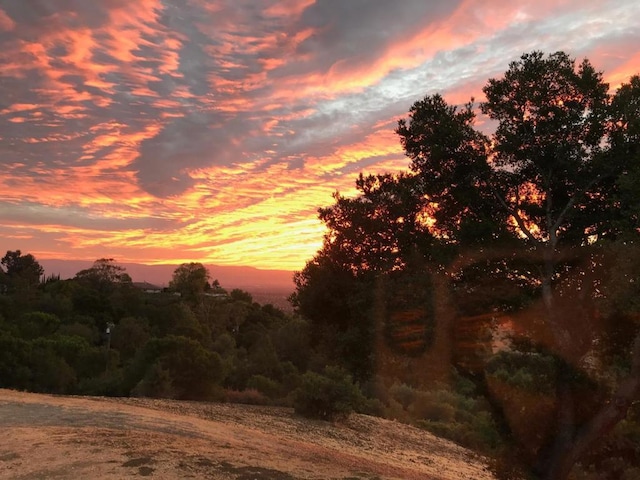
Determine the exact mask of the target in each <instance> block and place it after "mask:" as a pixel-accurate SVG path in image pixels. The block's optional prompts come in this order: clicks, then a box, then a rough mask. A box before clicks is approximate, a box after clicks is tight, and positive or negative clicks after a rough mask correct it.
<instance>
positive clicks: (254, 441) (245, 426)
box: [0, 389, 494, 480]
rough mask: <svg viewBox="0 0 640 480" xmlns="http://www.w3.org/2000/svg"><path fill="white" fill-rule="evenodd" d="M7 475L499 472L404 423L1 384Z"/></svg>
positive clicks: (1, 457) (364, 477)
mask: <svg viewBox="0 0 640 480" xmlns="http://www.w3.org/2000/svg"><path fill="white" fill-rule="evenodd" d="M0 432H1V434H0V478H10V479H76V478H92V479H97V480H100V479H116V478H117V479H121V478H137V477H150V478H156V479H173V478H192V479H205V478H206V479H214V480H215V479H232V480H296V479H317V480H320V479H322V480H329V479H331V480H376V479H379V480H381V479H406V480H412V479H415V480H418V479H421V480H422V479H443V480H444V479H452V480H453V479H456V480H458V479H468V480H490V479H493V478H494V477H493V476H492V475H491V474H490V473H489V472H488V471H487V469H486V463H485V461H484V460H483V459H482V458H480V457H478V456H477V455H475V454H474V453H473V452H471V451H469V450H466V449H464V448H462V447H460V446H458V445H456V444H454V443H451V442H449V441H446V440H442V439H440V438H437V437H435V436H433V435H431V434H429V433H428V432H425V431H422V430H420V429H416V428H413V427H410V426H407V425H403V424H400V423H397V422H392V421H388V420H383V419H379V418H375V417H368V416H364V415H353V416H351V417H350V418H349V419H347V420H345V421H343V422H339V423H328V422H322V421H310V420H307V419H303V418H300V417H298V416H296V415H295V414H294V413H293V411H292V410H291V409H288V408H278V407H256V406H248V405H232V404H215V403H201V402H177V401H171V400H152V399H133V398H119V399H113V398H102V397H63V396H53V395H40V394H32V393H24V392H16V391H12V390H1V389H0Z"/></svg>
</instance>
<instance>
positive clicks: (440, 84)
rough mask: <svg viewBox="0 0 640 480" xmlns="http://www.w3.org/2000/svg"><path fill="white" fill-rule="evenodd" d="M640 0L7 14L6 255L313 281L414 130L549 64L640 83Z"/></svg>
mask: <svg viewBox="0 0 640 480" xmlns="http://www.w3.org/2000/svg"><path fill="white" fill-rule="evenodd" d="M639 16H640V5H639V4H638V3H637V2H636V1H635V0H623V1H616V2H613V1H605V2H596V1H578V0H566V1H560V2H559V1H556V0H553V1H551V0H537V1H535V2H534V1H529V0H527V1H523V2H511V3H506V4H505V2H502V1H498V0H489V1H480V0H459V1H451V2H425V1H423V0H407V1H403V2H396V3H390V2H388V1H386V0H352V1H349V2H345V1H341V0H317V1H313V0H286V1H276V0H269V1H264V2H253V1H250V0H237V1H234V2H228V1H209V0H180V1H178V0H137V1H135V2H132V1H125V0H102V1H100V2H80V1H74V0H24V1H15V0H0V62H1V63H2V65H3V68H2V71H0V158H2V160H1V161H0V239H1V240H0V248H1V249H5V250H6V249H16V248H20V249H22V250H23V251H29V252H31V253H33V254H35V255H36V256H39V257H42V258H47V257H49V258H50V257H59V258H80V259H88V260H93V259H95V258H98V257H102V256H110V257H115V258H117V259H119V260H121V261H137V262H147V263H162V262H176V261H191V260H200V261H206V262H211V263H225V264H242V265H253V266H257V267H264V268H283V269H299V268H301V267H302V266H303V265H304V262H305V261H306V260H307V259H309V258H310V257H311V256H312V255H313V254H314V253H315V251H316V249H317V248H319V246H320V244H321V241H322V234H323V228H322V225H321V224H320V223H319V221H318V220H317V219H316V211H317V208H318V207H320V206H324V205H327V204H329V203H331V201H332V200H331V194H332V193H333V192H335V191H336V190H340V191H342V192H347V193H349V192H352V191H353V181H354V178H355V176H356V175H357V173H358V172H360V171H365V172H368V173H373V172H382V171H397V170H399V169H402V168H405V167H406V165H407V160H406V158H405V157H404V156H403V154H402V151H401V149H400V147H399V144H398V141H397V139H396V137H395V135H394V133H393V129H394V127H395V125H396V122H397V119H398V118H400V117H401V116H404V115H405V114H406V112H407V110H408V108H409V107H410V105H411V104H412V103H413V102H414V101H415V100H417V99H419V98H421V97H423V96H424V95H425V94H427V93H434V92H442V93H443V94H444V95H445V96H446V97H447V99H449V101H451V102H454V103H463V102H466V101H468V99H469V98H470V97H471V96H475V97H476V98H477V99H481V89H482V86H483V84H484V82H485V81H486V79H487V78H488V77H490V76H496V75H500V73H501V72H503V71H504V70H505V69H506V67H507V65H508V63H509V61H511V60H513V59H515V58H517V57H518V56H519V55H520V54H521V53H522V52H525V51H530V50H533V49H541V50H545V51H555V50H566V51H568V52H569V53H570V54H572V55H574V56H575V57H578V58H581V57H584V56H587V57H589V58H590V59H591V60H592V62H593V63H594V64H595V65H596V67H597V68H600V69H602V70H604V71H605V75H606V78H607V80H608V81H610V82H611V84H612V86H613V87H615V86H617V85H619V84H620V83H621V82H623V81H625V80H627V79H628V77H629V76H630V75H631V74H633V73H636V72H638V71H640V48H639V47H638V45H640V30H639V29H638V28H637V26H636V22H637V18H638V17H639Z"/></svg>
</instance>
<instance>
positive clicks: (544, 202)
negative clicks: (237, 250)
mask: <svg viewBox="0 0 640 480" xmlns="http://www.w3.org/2000/svg"><path fill="white" fill-rule="evenodd" d="M608 91H609V86H608V85H607V84H606V83H604V82H603V80H602V74H601V73H599V72H597V71H596V70H595V69H594V68H593V67H592V66H591V64H590V63H589V62H588V61H587V60H585V61H583V62H582V63H580V64H578V65H576V63H575V61H574V60H572V59H571V58H570V57H569V56H568V55H566V54H565V53H563V52H557V53H554V54H551V55H548V56H545V55H544V54H542V53H541V52H533V53H530V54H525V55H523V56H522V57H521V58H520V59H519V60H518V61H515V62H512V63H511V64H510V66H509V69H508V70H507V72H506V73H505V75H504V76H503V77H501V78H499V79H490V80H489V81H488V83H487V85H486V87H485V88H484V93H485V95H486V97H487V101H486V102H484V103H482V104H481V105H480V108H481V110H482V112H483V113H484V114H486V115H487V116H488V117H489V118H490V119H492V120H493V121H495V122H496V124H497V127H496V130H495V133H494V134H493V135H492V136H491V137H489V136H487V135H485V134H483V133H482V132H480V131H478V130H477V129H476V128H475V125H474V123H475V117H476V113H475V110H474V106H473V103H469V104H467V105H465V106H463V107H462V108H458V107H455V106H450V105H448V104H447V103H446V102H445V101H444V99H443V98H442V97H441V96H440V95H431V96H427V97H425V98H424V99H423V100H421V101H419V102H416V103H415V104H414V105H413V106H412V107H411V110H410V112H409V118H408V119H403V120H400V122H399V124H398V128H397V133H398V135H399V136H400V141H401V143H402V146H403V147H404V150H405V152H406V154H407V155H408V156H409V157H410V159H411V166H410V168H411V173H409V174H402V175H399V176H390V175H384V176H378V177H369V179H368V180H367V179H365V178H363V177H362V176H361V177H360V178H359V179H358V182H357V187H358V189H359V191H360V195H359V196H358V197H356V198H353V199H346V198H343V197H341V196H339V195H336V203H335V205H334V206H333V207H330V208H328V209H321V210H320V218H321V219H322V220H323V221H324V222H325V224H326V225H327V227H328V229H329V232H328V233H327V235H326V236H325V241H324V244H323V248H322V250H321V251H320V252H319V253H318V254H317V255H316V257H315V258H314V259H313V260H312V261H310V262H309V263H308V264H307V266H306V267H305V269H304V270H303V271H302V272H300V273H298V274H297V275H296V278H295V279H296V285H297V291H296V294H295V295H294V297H293V300H294V302H295V305H296V306H297V308H298V309H299V311H300V312H301V313H303V314H304V315H306V316H307V317H308V318H309V319H310V321H311V323H312V325H311V331H312V333H313V332H315V331H318V329H320V330H322V328H324V327H325V326H327V325H330V326H332V327H334V328H338V329H340V328H344V325H347V326H348V327H349V330H350V331H357V327H358V326H359V325H363V324H364V325H368V327H367V328H365V329H364V332H369V333H370V332H371V326H372V325H373V326H375V323H374V324H372V323H371V319H370V316H367V315H366V314H365V313H364V311H366V309H367V305H368V304H370V303H369V302H372V301H373V300H374V296H373V295H372V294H371V293H370V292H371V291H372V290H371V289H372V286H373V285H375V284H376V283H379V282H380V281H382V284H383V285H388V284H389V280H388V279H389V278H393V279H394V282H395V283H396V284H398V285H402V284H403V282H404V283H405V284H406V288H405V290H406V291H407V292H408V291H409V290H410V289H411V288H410V287H409V284H410V283H411V282H409V281H408V280H403V277H407V276H408V277H407V278H410V276H411V275H413V276H414V277H415V275H416V273H415V272H416V269H419V268H423V269H424V273H425V276H424V278H423V280H422V281H421V284H422V286H423V287H424V288H428V289H431V290H432V292H437V295H436V298H435V299H434V300H433V301H432V302H431V305H435V310H434V312H435V314H436V317H437V318H436V322H437V323H441V322H442V321H443V319H442V318H441V317H438V316H437V315H438V312H439V311H442V310H443V308H444V307H443V306H442V304H443V303H446V302H445V301H444V300H443V299H444V298H446V297H450V298H451V304H452V305H454V306H455V309H456V310H457V316H458V323H460V322H461V321H462V320H463V319H464V318H466V317H470V316H472V317H473V318H476V319H480V318H483V319H485V320H486V319H487V318H492V317H498V316H500V315H504V314H509V315H510V316H511V318H512V320H513V323H514V328H516V334H515V336H516V337H517V338H516V339H515V340H516V341H515V342H514V343H513V347H512V348H513V349H514V351H516V350H522V351H523V352H528V353H527V355H529V357H524V358H531V356H532V355H538V356H542V357H544V358H551V359H553V361H552V362H551V363H548V362H547V363H544V362H543V364H544V365H553V371H552V372H550V373H549V375H551V376H550V378H552V379H553V380H554V381H553V391H552V392H551V393H549V398H548V401H549V405H550V407H549V410H548V413H549V415H550V416H551V421H550V422H548V424H547V425H548V428H546V429H543V430H541V432H540V441H539V442H538V443H537V444H536V445H535V447H533V448H528V446H527V445H525V443H526V442H521V444H520V446H521V447H522V449H521V452H522V458H523V460H524V461H525V462H526V463H527V464H528V466H529V468H530V469H531V471H532V472H533V473H535V474H536V475H537V476H538V477H540V478H544V479H549V480H551V479H554V480H559V479H565V478H567V476H568V475H569V472H570V471H571V469H572V467H573V465H574V464H575V463H576V461H578V460H579V459H580V458H583V457H584V456H585V455H586V454H587V453H588V451H589V450H590V449H591V448H592V447H594V446H595V445H596V444H597V443H598V441H600V440H602V439H603V438H604V436H605V435H606V434H607V433H608V432H610V431H611V430H612V429H613V427H614V426H615V425H616V424H617V423H618V422H619V421H620V420H622V419H623V418H624V417H625V415H626V413H627V410H628V408H629V405H630V404H631V403H632V402H633V401H634V400H637V399H640V329H639V328H638V327H639V325H638V324H637V322H636V321H635V320H634V319H635V318H638V317H637V314H638V309H637V292H636V293H634V294H633V295H632V296H630V297H621V296H618V295H614V294H613V292H614V291H615V290H616V288H613V287H612V285H616V284H618V285H619V286H620V285H624V286H625V288H626V287H628V286H629V285H635V282H638V281H639V280H640V279H638V278H637V272H632V271H628V270H627V275H626V276H625V277H620V276H619V275H618V276H616V274H614V272H616V271H619V270H620V267H619V266H620V265H621V264H622V263H623V258H624V257H625V256H626V257H631V256H633V255H635V253H632V252H633V251H634V250H636V249H637V247H636V245H637V244H638V241H640V238H638V228H639V227H640V222H639V217H638V213H639V208H638V205H640V183H638V180H639V179H640V174H639V172H640V152H639V145H640V77H637V76H635V77H633V78H631V80H630V82H629V83H628V84H625V85H623V86H622V87H621V88H620V89H619V90H618V91H617V92H616V93H615V94H610V93H608ZM420 265H422V267H420ZM416 278H417V277H416ZM429 284H431V285H433V286H432V287H431V286H429ZM363 292H364V293H363ZM407 295H409V294H408V293H407V294H406V295H404V297H406V299H405V298H400V299H398V298H397V297H396V296H391V298H387V300H385V302H383V305H384V304H386V305H393V303H394V302H396V303H397V302H400V303H402V304H403V308H405V309H406V308H409V307H411V305H409V304H410V303H411V301H410V300H411V299H410V298H409V297H407ZM414 296H415V295H414ZM415 297H416V298H414V299H413V300H415V302H414V304H415V305H414V306H416V305H418V304H420V303H421V304H422V305H428V304H429V303H430V302H429V301H428V294H426V296H425V294H421V295H418V296H415ZM614 300H615V301H614ZM354 306H355V308H353V307H354ZM428 308H430V307H428V306H427V307H426V309H423V312H422V313H425V312H427V311H428ZM438 309H440V310H438ZM387 317H389V315H387ZM403 318H404V317H403ZM412 318H413V317H412ZM426 318H428V315H427V316H426ZM485 320H482V321H485ZM384 321H389V318H387V319H384ZM388 326H389V325H388ZM390 326H391V327H392V328H391V329H390V330H389V332H390V335H391V336H393V335H394V332H396V331H397V330H394V328H393V327H394V325H390ZM480 330H482V329H478V330H477V331H478V332H479V331H480ZM484 330H486V329H484ZM623 331H624V333H622V332H623ZM614 338H615V339H617V341H616V342H615V351H616V352H617V358H618V361H620V358H623V359H624V360H623V362H624V364H625V367H624V369H626V372H627V375H625V376H623V377H621V376H620V375H616V374H614V371H618V372H619V368H618V370H616V368H617V367H616V365H613V364H612V363H611V361H612V355H611V345H612V343H611V342H612V341H613V339H614ZM358 340H359V341H360V342H361V343H363V344H369V345H371V335H367V334H363V335H360V336H359V338H358ZM387 340H389V338H387ZM354 343H355V342H354ZM605 345H609V347H605ZM487 354H488V353H487ZM542 357H541V358H542ZM480 368H482V367H480ZM523 368H524V367H523ZM526 368H533V367H526ZM497 370H498V369H496V370H495V371H497ZM476 373H477V371H476ZM493 394H495V395H498V392H497V390H495V389H494V390H493ZM585 395H588V400H587V399H585ZM581 397H582V401H580V400H579V399H580V398H581ZM496 402H497V403H498V404H499V405H502V407H503V410H504V414H505V415H506V416H507V417H508V412H507V410H508V404H507V403H505V401H504V399H500V398H496ZM507 421H509V418H507ZM511 426H512V428H513V426H514V424H513V423H512V424H511ZM512 433H513V432H512ZM520 440H522V439H520Z"/></svg>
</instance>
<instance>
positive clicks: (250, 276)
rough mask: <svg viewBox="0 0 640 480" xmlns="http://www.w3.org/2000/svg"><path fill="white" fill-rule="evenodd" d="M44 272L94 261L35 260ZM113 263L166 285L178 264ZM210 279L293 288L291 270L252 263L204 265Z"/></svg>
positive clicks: (69, 274)
mask: <svg viewBox="0 0 640 480" xmlns="http://www.w3.org/2000/svg"><path fill="white" fill-rule="evenodd" d="M38 262H39V263H40V265H42V267H43V268H44V271H45V275H46V276H49V275H60V277H61V278H63V279H66V278H73V277H74V276H75V275H76V273H78V272H79V271H81V270H84V269H87V268H91V266H92V265H93V261H87V260H38ZM116 263H117V264H118V265H120V266H122V267H124V268H126V270H127V273H128V274H129V275H130V276H131V278H132V280H133V281H134V282H149V283H152V284H154V285H158V286H160V287H166V286H168V285H169V282H170V281H171V277H172V275H173V272H174V270H175V269H176V268H177V267H178V264H163V265H145V264H142V263H120V262H118V261H117V260H116ZM205 266H206V267H207V268H208V269H209V273H210V274H211V279H212V280H214V279H217V280H218V281H219V282H220V285H221V286H222V287H223V288H226V289H233V288H241V289H244V290H248V291H254V290H256V289H257V290H268V291H281V290H282V291H289V292H293V290H294V288H295V286H294V283H293V272H290V271H288V270H261V269H258V268H254V267H238V266H228V265H205Z"/></svg>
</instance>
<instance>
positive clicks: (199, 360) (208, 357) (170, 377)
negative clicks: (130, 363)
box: [139, 335, 226, 400]
mask: <svg viewBox="0 0 640 480" xmlns="http://www.w3.org/2000/svg"><path fill="white" fill-rule="evenodd" d="M139 355H140V359H139V361H141V362H142V363H143V364H144V365H145V366H146V368H144V373H143V378H142V379H141V381H142V382H143V383H144V384H145V386H144V387H143V388H142V391H143V394H145V395H150V396H163V395H164V392H165V390H166V391H168V389H169V386H170V387H171V391H172V392H173V393H172V395H171V397H172V398H180V399H188V400H205V399H210V398H212V397H213V396H214V394H215V391H216V387H218V386H219V385H220V384H221V382H222V380H224V378H225V376H226V372H225V371H224V370H223V369H222V360H221V359H220V356H219V355H218V354H217V353H215V352H212V351H210V350H206V349H205V348H204V347H203V346H202V345H201V344H200V343H198V342H197V341H196V340H193V339H191V338H187V337H180V336H174V335H168V336H166V337H164V338H153V339H151V340H150V341H149V342H147V344H146V345H145V347H144V348H143V349H142V350H141V351H140V353H139Z"/></svg>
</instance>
